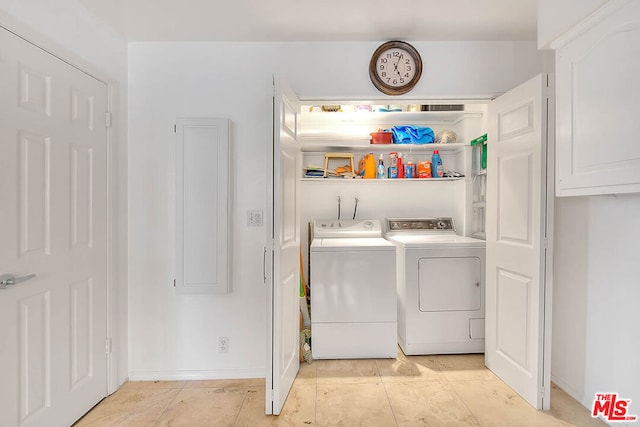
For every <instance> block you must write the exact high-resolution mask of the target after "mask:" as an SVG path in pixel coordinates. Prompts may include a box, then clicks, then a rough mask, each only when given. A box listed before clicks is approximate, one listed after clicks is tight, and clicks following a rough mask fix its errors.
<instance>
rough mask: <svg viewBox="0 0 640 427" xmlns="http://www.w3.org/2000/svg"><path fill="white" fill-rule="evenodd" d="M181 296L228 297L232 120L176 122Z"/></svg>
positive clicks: (202, 119) (186, 120)
mask: <svg viewBox="0 0 640 427" xmlns="http://www.w3.org/2000/svg"><path fill="white" fill-rule="evenodd" d="M176 133H177V144H176V282H175V287H176V292H180V293H227V292H229V289H230V280H229V271H230V268H229V266H230V265H231V264H230V262H231V259H230V256H229V254H230V253H231V250H230V249H231V239H230V237H231V235H230V227H229V218H230V209H231V204H230V202H229V200H230V198H229V152H230V151H229V120H227V119H215V118H178V119H177V121H176Z"/></svg>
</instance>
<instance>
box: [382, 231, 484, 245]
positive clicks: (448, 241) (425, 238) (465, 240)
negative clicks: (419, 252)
mask: <svg viewBox="0 0 640 427" xmlns="http://www.w3.org/2000/svg"><path fill="white" fill-rule="evenodd" d="M387 239H389V240H390V241H391V242H393V243H396V244H398V245H399V246H403V247H405V248H424V247H460V246H463V247H466V248H484V247H485V246H486V242H485V241H484V240H480V239H475V238H473V237H466V236H458V235H457V234H409V233H403V234H396V235H387Z"/></svg>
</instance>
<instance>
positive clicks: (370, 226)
mask: <svg viewBox="0 0 640 427" xmlns="http://www.w3.org/2000/svg"><path fill="white" fill-rule="evenodd" d="M310 258H311V264H310V270H311V271H310V279H311V280H310V289H311V294H310V296H311V350H312V353H313V358H314V359H358V358H393V357H396V356H397V342H398V341H397V328H398V326H397V307H396V248H395V245H394V244H393V243H391V242H389V241H388V240H386V239H384V238H383V237H382V225H381V222H380V221H379V220H316V221H314V226H313V241H312V242H311V255H310Z"/></svg>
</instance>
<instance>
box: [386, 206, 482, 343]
mask: <svg viewBox="0 0 640 427" xmlns="http://www.w3.org/2000/svg"><path fill="white" fill-rule="evenodd" d="M385 236H386V238H387V239H388V240H389V241H391V242H393V243H394V244H395V245H396V246H397V265H398V269H397V271H398V274H397V283H398V343H399V344H400V347H401V348H402V350H403V351H404V353H405V354H408V355H415V354H447V353H483V352H484V313H485V241H484V240H480V239H474V238H471V237H464V236H458V235H457V234H456V231H455V227H454V224H453V219H452V218H411V219H407V218H387V220H386V234H385Z"/></svg>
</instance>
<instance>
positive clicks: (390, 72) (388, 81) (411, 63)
mask: <svg viewBox="0 0 640 427" xmlns="http://www.w3.org/2000/svg"><path fill="white" fill-rule="evenodd" d="M421 75H422V58H420V54H419V53H418V51H417V50H416V48H414V47H413V46H411V45H410V44H409V43H407V42H403V41H398V40H394V41H389V42H386V43H383V44H381V45H380V46H379V47H378V48H377V49H376V51H375V52H373V55H372V56H371V61H369V77H370V78H371V82H373V85H374V86H375V87H376V88H377V89H378V90H379V91H380V92H382V93H384V94H386V95H402V94H403V93H407V92H409V91H410V90H411V89H413V87H414V86H415V85H416V83H418V80H420V76H421Z"/></svg>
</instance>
